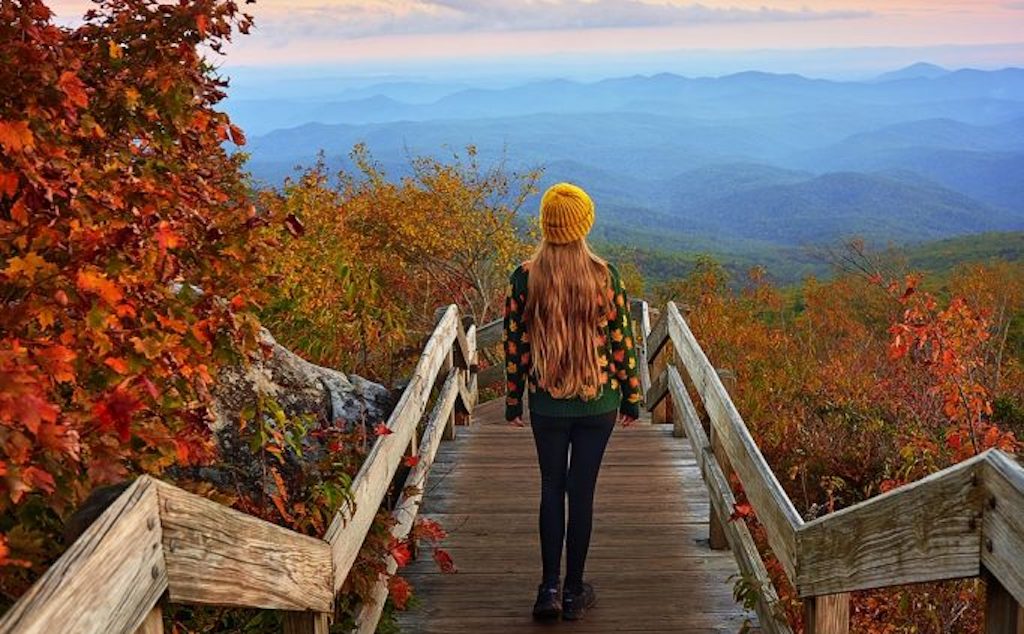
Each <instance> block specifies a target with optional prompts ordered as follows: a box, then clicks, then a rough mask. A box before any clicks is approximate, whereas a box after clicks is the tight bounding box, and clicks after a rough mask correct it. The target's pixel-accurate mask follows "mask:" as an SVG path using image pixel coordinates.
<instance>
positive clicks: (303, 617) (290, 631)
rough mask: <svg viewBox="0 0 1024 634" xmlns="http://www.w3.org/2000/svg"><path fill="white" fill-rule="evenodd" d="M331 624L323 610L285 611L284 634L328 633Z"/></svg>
mask: <svg viewBox="0 0 1024 634" xmlns="http://www.w3.org/2000/svg"><path fill="white" fill-rule="evenodd" d="M330 630H331V624H330V619H329V618H328V615H327V614H325V613H323V612H286V613H285V615H284V629H283V632H284V634H330Z"/></svg>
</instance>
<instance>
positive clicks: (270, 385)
mask: <svg viewBox="0 0 1024 634" xmlns="http://www.w3.org/2000/svg"><path fill="white" fill-rule="evenodd" d="M260 343H261V344H262V346H263V348H264V350H265V351H266V354H265V355H264V357H263V358H262V359H258V360H256V361H253V362H251V363H249V364H248V365H238V366H234V367H228V368H224V369H222V370H221V372H220V374H219V375H218V377H217V386H216V388H215V389H214V406H213V414H214V420H213V423H212V428H213V431H214V433H216V434H218V435H219V434H220V433H221V432H222V431H224V430H225V429H229V428H231V427H234V426H237V425H238V423H239V421H240V420H241V415H242V412H243V411H245V410H246V409H250V408H252V406H253V404H254V403H256V400H257V396H258V395H259V394H263V395H266V396H269V397H271V398H273V399H274V400H275V401H277V403H278V404H279V405H280V406H281V407H282V408H283V409H284V411H285V413H287V414H288V415H289V416H302V415H307V414H308V415H312V416H313V417H314V418H315V419H316V420H317V422H318V423H319V424H320V425H343V426H345V427H351V426H353V425H356V424H363V425H373V424H376V423H377V422H380V421H382V420H385V419H386V418H387V416H388V413H389V412H390V411H391V407H392V406H393V398H392V395H391V391H390V390H388V388H386V387H384V386H383V385H380V384H378V383H374V382H372V381H369V380H367V379H364V378H363V377H361V376H358V375H355V374H349V375H346V374H344V373H342V372H339V371H337V370H333V369H331V368H325V367H321V366H318V365H316V364H313V363H310V362H309V361H306V360H305V359H303V358H302V357H300V356H298V355H297V354H295V353H294V352H292V351H291V350H288V349H287V348H285V347H284V346H282V345H281V344H279V343H277V341H276V340H275V339H274V337H273V336H272V335H271V334H270V333H269V332H268V331H267V330H266V329H263V330H261V332H260Z"/></svg>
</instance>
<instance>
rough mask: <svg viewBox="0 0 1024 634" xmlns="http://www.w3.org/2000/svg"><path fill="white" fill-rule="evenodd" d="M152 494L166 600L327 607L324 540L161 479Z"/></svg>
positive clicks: (329, 578)
mask: <svg viewBox="0 0 1024 634" xmlns="http://www.w3.org/2000/svg"><path fill="white" fill-rule="evenodd" d="M157 492H158V494H159V498H160V521H161V523H162V524H163V548H164V555H165V558H166V560H167V585H168V595H169V596H170V600H171V601H174V602H176V603H195V604H202V605H223V606H239V607H251V608H264V609H269V610H296V611H306V610H309V611H315V612H330V611H331V609H332V605H333V601H334V580H333V575H332V571H331V549H330V546H329V545H328V544H327V543H326V542H324V541H323V540H320V539H316V538H314V537H309V536H308V535H303V534H301V533H296V532H295V531H291V530H288V529H287V528H284V527H283V526H278V525H276V524H272V523H270V522H266V521H264V520H261V519H259V518H257V517H253V516H251V515H246V514H245V513H241V512H239V511H236V510H234V509H232V508H229V507H226V506H224V505H222V504H218V503H216V502H214V501H212V500H208V499H206V498H204V497H201V496H198V495H194V494H192V493H189V492H188V491H184V490H182V489H179V488H177V487H175V486H172V485H170V484H167V483H164V482H159V483H158V484H157Z"/></svg>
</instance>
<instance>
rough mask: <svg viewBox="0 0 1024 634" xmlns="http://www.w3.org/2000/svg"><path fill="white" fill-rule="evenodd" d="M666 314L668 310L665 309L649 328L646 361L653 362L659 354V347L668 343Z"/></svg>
mask: <svg viewBox="0 0 1024 634" xmlns="http://www.w3.org/2000/svg"><path fill="white" fill-rule="evenodd" d="M668 315H669V311H665V313H664V314H663V315H661V317H660V319H658V321H657V322H655V324H654V327H653V328H651V333H650V338H649V339H648V340H647V362H648V363H652V364H653V363H654V361H655V359H657V358H658V355H659V354H661V349H662V348H663V347H664V346H665V344H666V343H668V340H669V338H668Z"/></svg>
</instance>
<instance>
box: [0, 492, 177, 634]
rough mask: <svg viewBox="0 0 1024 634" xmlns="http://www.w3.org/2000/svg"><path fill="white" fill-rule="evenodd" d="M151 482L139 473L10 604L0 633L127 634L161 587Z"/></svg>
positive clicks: (162, 577) (160, 552)
mask: <svg viewBox="0 0 1024 634" xmlns="http://www.w3.org/2000/svg"><path fill="white" fill-rule="evenodd" d="M154 484H155V481H154V480H153V479H152V478H150V477H148V476H142V477H140V478H138V479H136V480H135V482H133V483H132V485H131V486H129V487H128V489H127V490H126V491H125V492H124V493H122V494H121V495H120V496H119V497H118V498H117V500H115V501H114V502H113V504H111V505H110V507H109V508H107V510H106V511H104V512H103V514H102V515H100V517H99V519H97V520H96V521H95V522H94V523H93V524H92V526H90V527H89V528H88V529H87V530H86V531H85V532H84V533H82V536H81V537H79V538H78V539H77V540H76V541H75V543H74V544H72V545H71V547H70V548H68V550H67V552H65V553H64V555H63V556H62V557H61V558H60V559H58V560H57V561H56V562H55V563H54V564H53V565H52V566H50V569H49V570H47V571H46V573H45V574H44V575H43V576H42V577H41V578H40V579H39V580H38V581H37V582H36V583H35V584H33V586H32V587H31V588H29V590H28V592H26V593H25V594H24V595H23V596H22V597H21V598H20V599H19V600H18V602H17V603H15V604H14V605H13V606H12V607H11V609H10V610H8V611H7V614H5V615H4V617H3V619H0V632H3V633H4V634H8V633H15V632H17V633H18V634H28V633H33V634H35V633H38V634H51V633H53V632H75V633H82V634H87V633H91V632H95V633H96V634H107V633H108V632H124V633H126V634H130V633H131V632H134V631H135V630H136V629H137V628H138V627H139V626H140V625H142V623H143V622H144V621H145V620H146V618H147V616H148V615H149V613H150V611H151V610H152V608H153V606H154V605H156V602H157V601H158V600H159V599H160V595H162V594H163V592H164V589H166V588H167V570H166V567H165V565H164V554H163V549H162V548H161V546H160V535H161V530H160V517H159V513H158V510H157V493H156V488H155V486H154Z"/></svg>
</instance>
